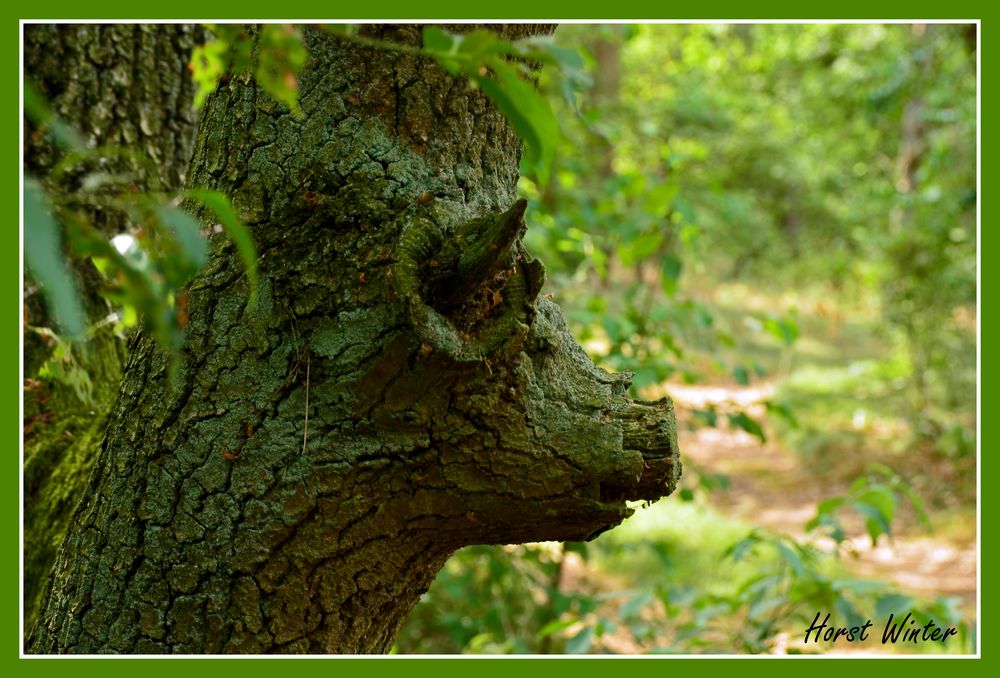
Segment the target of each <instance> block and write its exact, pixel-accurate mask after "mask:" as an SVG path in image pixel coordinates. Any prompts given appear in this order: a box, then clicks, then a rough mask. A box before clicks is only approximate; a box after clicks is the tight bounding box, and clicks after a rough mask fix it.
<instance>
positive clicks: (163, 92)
mask: <svg viewBox="0 0 1000 678" xmlns="http://www.w3.org/2000/svg"><path fill="white" fill-rule="evenodd" d="M201 33H202V31H201V29H200V28H199V27H198V26H190V25H189V26H171V25H152V26H140V25H128V26H124V25H101V26H98V25H72V24H62V25H58V26H53V25H41V24H29V25H26V26H25V27H24V66H25V73H26V75H27V77H29V78H30V79H31V81H32V83H33V84H34V86H35V87H36V89H37V90H38V91H39V93H40V94H41V95H42V97H43V98H44V99H45V100H46V101H47V102H48V103H49V105H50V106H51V107H52V109H53V110H54V111H55V112H56V113H57V114H58V115H59V116H60V118H62V120H63V121H64V122H66V123H67V124H69V125H70V126H72V127H73V129H75V130H76V131H77V132H78V133H79V134H80V136H81V137H82V139H83V140H84V141H85V142H86V143H87V145H88V146H89V147H91V148H96V147H99V146H117V147H123V148H129V149H131V150H133V151H135V152H137V153H139V154H142V155H143V156H144V157H146V158H148V159H149V164H147V165H142V166H139V165H138V164H137V163H132V162H122V161H121V160H119V161H115V160H112V161H111V164H105V165H104V166H103V167H102V169H104V170H105V171H114V172H122V173H123V174H125V175H127V176H128V177H129V181H130V183H131V185H132V186H134V187H135V188H136V190H140V191H141V190H149V189H151V188H153V185H156V184H158V185H160V186H162V187H163V188H165V189H166V190H176V189H179V188H180V187H181V185H182V182H183V175H184V171H185V169H186V166H187V163H188V161H189V160H190V158H191V148H192V146H193V142H194V132H195V113H194V110H193V106H192V101H193V90H194V87H193V84H192V81H191V76H190V72H189V71H188V69H187V62H188V60H189V59H190V56H191V49H192V47H193V45H194V40H195V39H196V38H197V37H198V36H200V35H201ZM64 157H65V154H64V152H63V151H62V149H60V148H59V147H57V146H56V145H55V144H53V143H52V141H51V139H50V137H49V135H48V134H46V133H45V131H44V130H40V129H39V128H38V126H37V125H36V124H35V123H34V122H33V121H32V120H30V119H28V120H26V121H25V149H24V167H25V172H26V173H28V174H29V175H31V176H33V177H35V178H36V179H39V180H41V181H42V182H43V183H44V184H45V185H46V187H47V188H48V189H49V190H51V191H54V192H66V191H73V190H75V189H76V188H78V184H79V181H80V178H81V176H83V174H85V173H86V172H88V171H91V170H93V169H94V164H93V163H87V162H83V163H80V164H79V165H77V167H76V170H75V171H69V172H64V173H61V176H60V177H59V178H58V179H57V178H55V177H53V176H52V170H53V169H54V168H55V167H56V165H57V164H58V163H59V162H60V161H62V160H63V159H64ZM150 166H151V167H152V168H155V171H156V173H157V176H156V177H153V178H152V179H153V180H155V181H151V178H150V177H147V176H146V175H145V172H146V170H147V169H149V167H150ZM87 217H88V219H89V220H90V221H91V222H92V223H94V224H95V225H97V226H98V227H99V228H101V229H102V230H104V231H105V232H106V233H109V234H110V235H114V234H116V233H119V232H122V231H125V230H127V228H128V227H129V225H128V224H125V223H123V220H122V218H121V216H120V214H119V213H118V212H115V211H112V210H102V209H99V208H95V209H91V210H88V214H87ZM74 268H75V273H76V277H77V281H78V283H79V288H80V289H81V291H82V297H83V300H84V303H85V306H86V308H87V316H88V319H89V321H90V323H91V325H92V326H93V327H94V328H95V329H94V330H93V331H92V333H91V335H90V337H89V339H88V341H87V342H86V343H85V344H82V345H81V344H77V345H76V346H75V347H74V358H75V359H76V360H77V361H78V362H79V363H80V365H81V367H82V368H83V369H85V370H86V372H87V374H88V375H89V377H90V383H91V385H92V390H91V392H90V394H89V398H87V399H84V400H81V399H80V398H79V396H78V394H77V393H76V392H75V391H74V389H73V388H72V387H71V386H69V385H67V384H65V383H62V382H60V381H58V380H55V379H49V378H45V377H41V376H40V375H39V374H38V372H39V368H40V367H41V366H42V365H43V364H44V363H45V361H46V360H47V359H48V358H49V356H50V354H51V352H52V346H51V344H49V343H46V342H45V341H44V340H43V339H42V337H41V335H39V334H37V333H36V332H34V331H32V330H30V329H29V328H28V324H29V323H30V325H32V326H34V327H51V326H52V325H53V323H52V321H51V319H50V318H49V316H48V311H47V309H46V307H45V304H44V303H43V299H42V294H40V293H38V292H37V291H36V290H35V285H34V284H33V283H32V282H31V281H30V280H27V281H26V285H25V287H26V289H27V290H29V292H32V293H30V294H27V295H26V298H25V308H26V311H25V328H24V346H25V351H24V352H25V355H24V375H25V378H26V380H27V381H26V387H25V399H24V403H25V431H24V445H25V466H24V534H25V540H24V562H25V568H24V570H25V576H24V602H25V628H30V625H31V622H32V620H33V619H34V616H35V610H36V608H37V605H38V602H39V601H38V599H39V597H40V596H41V593H42V590H43V584H44V581H45V577H46V576H47V575H48V572H49V570H50V569H51V567H52V562H53V561H54V559H55V554H56V549H57V548H58V546H59V542H60V541H61V540H62V536H63V534H64V533H65V531H66V525H67V524H68V522H69V518H70V515H71V513H72V511H73V508H74V507H75V505H76V503H77V501H78V500H79V498H80V497H81V496H83V490H84V488H85V484H86V480H87V475H88V474H89V472H90V469H91V467H92V466H93V462H94V459H96V457H97V450H98V449H99V447H100V443H101V438H102V436H103V435H104V431H105V428H106V426H107V415H108V412H109V411H110V409H111V407H112V406H113V405H114V401H115V396H116V395H117V393H118V386H119V383H120V380H121V368H122V364H123V362H124V359H125V342H124V340H123V339H121V338H120V337H118V336H117V335H116V334H115V333H114V331H113V328H112V327H111V326H110V325H109V324H107V323H103V322H102V321H103V319H104V318H105V317H106V316H107V315H108V314H109V313H110V311H111V309H110V308H109V307H108V305H107V303H106V302H105V301H104V299H103V298H102V297H101V296H100V295H99V294H98V287H99V286H100V280H99V277H98V276H97V274H96V271H95V270H94V268H93V266H92V265H90V264H89V262H83V261H77V262H74Z"/></svg>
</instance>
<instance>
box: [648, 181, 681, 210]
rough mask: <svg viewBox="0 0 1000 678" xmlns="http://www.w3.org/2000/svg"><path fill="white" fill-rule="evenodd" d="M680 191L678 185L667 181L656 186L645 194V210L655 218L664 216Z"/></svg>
mask: <svg viewBox="0 0 1000 678" xmlns="http://www.w3.org/2000/svg"><path fill="white" fill-rule="evenodd" d="M678 191H680V184H678V183H677V182H676V181H668V182H666V183H663V184H660V185H659V186H656V187H655V188H653V189H652V190H650V191H649V192H647V193H646V209H647V210H648V211H649V212H650V213H652V214H655V215H657V216H662V215H665V214H666V213H667V212H668V211H669V210H670V208H671V206H672V205H673V204H674V198H676V197H677V193H678Z"/></svg>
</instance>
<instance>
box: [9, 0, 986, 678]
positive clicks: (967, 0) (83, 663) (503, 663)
mask: <svg viewBox="0 0 1000 678" xmlns="http://www.w3.org/2000/svg"><path fill="white" fill-rule="evenodd" d="M8 7H10V9H5V10H4V13H5V14H7V13H8V12H9V13H10V15H9V16H5V19H8V21H5V22H4V23H5V25H6V26H7V27H8V30H11V31H12V29H13V28H14V27H17V28H18V35H19V33H20V27H19V25H18V21H19V20H20V19H29V18H30V19H53V18H79V19H121V18H129V19H132V18H137V19H138V18H143V19H170V18H174V19H219V18H234V19H235V18H242V17H246V16H253V17H254V18H273V19H290V20H299V19H302V20H305V19H318V18H334V17H337V18H343V19H347V20H350V19H373V18H399V19H476V18H479V19H482V18H488V17H494V18H498V19H512V20H515V19H526V18H533V19H544V18H552V17H558V18H560V19H594V20H600V19H610V18H621V19H660V18H662V19H694V20H697V19H709V20H711V19H762V20H767V19H783V18H796V19H844V20H850V19H931V18H937V19H979V20H980V21H981V24H980V34H979V35H980V44H979V55H980V68H981V72H986V73H994V74H995V73H996V68H995V65H996V52H995V51H994V50H993V49H992V48H987V49H986V50H985V51H984V50H983V49H982V43H983V35H984V32H985V34H986V35H992V33H991V30H992V27H993V25H994V24H993V20H992V18H990V17H989V15H988V14H987V13H986V12H987V10H986V9H985V7H986V3H983V2H981V1H980V2H973V1H971V0H951V1H950V2H947V3H933V4H932V3H926V2H925V3H917V2H910V3H906V4H903V3H895V4H889V3H872V2H860V1H858V0H842V1H841V2H839V3H837V4H836V5H819V4H815V5H810V6H803V5H799V4H798V3H796V4H792V3H791V2H784V3H780V4H779V3H769V4H768V5H767V6H758V5H750V4H749V3H741V2H735V1H733V0H728V1H726V2H718V1H716V2H711V3H703V2H699V3H684V4H679V3H678V4H673V3H671V4H667V3H663V2H652V1H651V0H618V2H615V3H613V4H609V3H601V4H596V3H595V4H589V3H587V4H585V3H581V2H580V1H579V0H558V1H552V0H550V1H549V2H547V3H545V4H544V5H542V4H540V3H539V2H538V0H505V1H503V2H493V3H491V4H489V5H486V4H483V5H473V4H470V3H467V2H458V1H456V0H447V1H444V2H442V1H440V0H435V2H434V3H433V5H432V6H424V5H423V4H416V3H413V2H402V1H401V0H380V1H379V2H378V3H377V4H372V5H363V4H358V5H353V4H352V5H351V6H347V7H345V6H343V4H342V3H337V4H336V5H334V4H333V3H330V4H325V3H324V4H320V3H309V4H305V3H303V4H302V6H297V7H290V6H288V5H285V4H276V3H273V2H260V1H259V0H249V1H248V0H244V2H242V3H240V5H239V6H238V11H234V10H233V9H228V8H226V7H222V6H218V5H216V4H214V3H206V2H204V0H202V1H201V2H192V1H191V0H174V1H173V2H171V3H169V4H164V5H163V6H161V7H158V8H153V7H150V6H138V5H136V4H135V3H134V2H128V3H126V2H122V1H121V0H118V1H117V2H100V3H85V4H84V3H80V2H66V0H49V1H48V2H46V3H44V4H41V3H39V4H37V5H34V6H29V5H14V6H8ZM998 23H1000V21H998ZM984 29H985V31H984ZM7 35H8V36H9V37H13V38H14V39H13V40H12V42H11V43H9V46H8V47H7V48H6V52H7V53H8V54H11V56H12V59H14V60H15V62H16V63H18V64H20V53H19V40H18V38H17V37H14V35H13V31H12V32H11V33H8V34H7ZM18 75H19V73H15V72H14V71H13V69H11V70H9V71H8V75H7V78H6V83H7V87H8V89H7V90H6V92H7V93H8V97H9V98H10V99H13V100H15V101H18V102H19V100H18ZM986 83H987V79H986V78H984V77H982V75H980V97H981V106H982V108H981V115H980V121H983V120H987V119H992V115H995V114H996V113H995V111H996V109H997V105H996V91H995V89H993V88H991V87H989V86H984V85H986ZM991 84H992V83H991ZM14 109H15V106H11V108H10V109H8V110H9V111H11V112H10V113H8V114H9V115H11V116H12V118H13V116H14V115H15V114H16V115H17V123H16V124H18V125H19V124H20V116H21V113H20V105H19V103H18V106H17V107H16V111H15V110H14ZM15 129H17V128H16V127H15ZM980 135H981V145H980V152H981V158H982V166H981V175H980V184H981V187H990V186H992V185H993V184H992V183H990V182H991V180H995V179H996V176H997V173H996V171H995V168H996V164H997V161H996V157H997V155H996V154H995V153H991V152H990V151H995V150H997V149H996V143H995V140H994V139H995V137H994V136H993V134H992V133H991V132H990V131H989V130H988V129H987V130H986V132H985V133H984V131H983V130H980ZM12 138H13V141H8V142H6V145H7V148H9V149H10V148H11V146H15V145H18V144H19V142H18V137H17V136H13V137H12ZM12 150H13V149H12ZM9 152H11V155H10V156H8V158H9V159H8V161H7V163H6V164H5V165H4V166H3V167H4V179H5V181H4V184H3V186H4V193H5V194H6V195H7V196H8V198H7V199H8V204H9V205H13V206H17V205H18V204H19V197H20V196H19V193H20V192H19V190H18V176H19V174H18V172H19V169H20V147H19V145H18V148H17V156H18V165H17V167H16V168H15V165H14V162H13V157H12V156H13V152H12V151H9ZM987 190H988V188H987ZM980 195H982V191H980ZM12 209H13V208H12ZM980 210H981V213H980V223H981V224H983V226H981V238H980V241H979V246H980V261H981V266H980V271H981V278H980V288H979V294H980V319H979V322H980V323H981V325H980V345H982V342H983V338H984V337H988V336H994V334H993V331H992V328H991V327H989V326H988V325H986V324H985V323H984V322H983V321H984V319H983V311H984V310H985V308H986V306H987V298H986V295H985V294H984V290H985V289H987V288H988V287H989V286H990V285H991V284H992V283H993V281H994V279H995V276H996V272H995V270H993V269H991V267H988V266H985V265H983V263H984V262H987V261H989V258H988V257H989V254H992V253H994V252H995V250H996V247H995V244H994V242H995V236H994V234H993V233H992V232H991V231H990V230H989V229H988V228H986V226H985V225H986V224H989V223H991V221H990V219H989V218H990V217H991V216H993V215H994V214H995V213H996V209H995V208H994V206H993V204H992V203H988V204H987V205H985V206H982V204H981V206H980ZM11 213H12V212H11V211H8V215H10V214H11ZM16 218H17V216H16V215H15V219H16ZM14 223H17V222H16V221H15V222H14ZM18 230H19V229H18V228H16V227H8V228H6V229H4V233H3V236H2V237H3V245H4V250H5V252H6V254H4V255H3V258H4V259H6V260H7V262H8V265H10V266H11V268H10V269H8V273H6V274H5V277H6V279H7V280H8V281H9V282H8V283H7V290H8V291H7V292H5V293H4V294H3V295H2V296H0V312H2V314H3V317H7V318H9V319H10V321H11V322H12V321H13V319H14V317H15V311H17V312H18V315H20V298H19V297H15V290H17V289H18V285H19V281H18V280H15V276H16V275H17V273H18V264H19V261H18V259H17V258H16V257H18V252H19V250H18V242H19V241H18ZM982 236H985V237H982ZM984 325H985V326H984ZM8 332H9V334H4V335H2V343H3V347H4V353H5V354H7V355H14V354H17V353H18V342H19V338H20V326H19V325H18V333H17V336H15V334H14V332H13V326H11V329H9V330H8ZM980 355H981V365H980V376H979V379H980V384H986V385H989V384H991V383H992V379H984V378H983V377H984V375H989V374H993V373H995V372H996V368H995V364H994V361H993V360H992V359H991V358H990V357H989V356H982V353H981V354H980ZM19 362H20V361H18V363H15V362H14V361H13V360H11V361H10V362H8V363H5V364H6V365H7V367H6V368H5V370H8V371H9V378H5V379H4V383H6V384H7V386H6V387H5V389H4V390H3V391H2V392H0V398H2V403H3V404H4V406H5V407H4V410H5V411H7V412H8V413H9V414H8V415H6V416H7V420H8V421H10V422H11V432H12V434H13V429H14V424H15V420H16V425H17V432H18V440H20V432H21V429H20V414H19V406H18V403H19V396H20V387H21V384H20V381H18V384H17V387H18V391H16V392H15V391H14V380H15V377H17V376H18V375H19V367H18V365H19ZM5 374H7V372H5ZM981 388H982V387H981ZM994 391H995V389H992V390H991V389H987V388H982V390H981V398H982V401H981V404H980V407H981V409H980V414H982V412H985V411H986V408H985V407H983V406H982V402H983V401H991V402H996V398H993V397H989V396H990V394H991V393H992V392H994ZM985 433H987V431H986V430H984V427H983V426H982V418H981V417H980V474H981V476H980V477H981V484H980V487H984V486H986V482H983V481H988V479H989V478H990V477H994V476H995V474H994V473H993V470H992V469H993V466H992V464H991V463H990V462H989V461H988V460H989V459H990V457H989V455H988V454H986V452H985V450H986V449H987V447H986V444H987V441H988V440H992V439H993V438H995V436H994V435H993V434H992V432H991V433H990V436H989V437H987V436H986V435H985ZM11 440H13V435H11ZM17 449H18V448H16V447H15V448H13V451H12V453H11V457H12V458H13V459H14V460H17V466H16V467H15V461H11V462H10V466H9V468H10V475H9V476H8V477H7V479H6V481H5V484H6V486H7V487H8V490H7V492H8V502H9V503H8V504H7V506H8V509H7V516H9V518H8V519H7V520H5V521H4V522H3V526H2V529H3V535H4V543H7V544H9V545H10V546H9V547H8V549H7V550H6V553H7V556H6V557H5V558H4V559H3V561H2V565H0V567H2V572H3V573H4V581H8V582H13V585H12V586H11V588H10V589H8V591H7V593H6V595H5V596H4V599H6V600H7V601H8V604H7V605H6V606H5V609H6V610H7V611H6V612H5V613H4V614H3V615H2V618H0V639H2V641H0V642H2V646H3V647H4V648H5V651H4V652H3V653H2V654H0V657H2V658H3V665H5V666H6V667H7V670H14V671H16V672H17V673H18V675H20V674H21V673H27V674H30V675H61V674H63V673H64V672H70V673H72V674H76V673H83V674H94V675H100V676H105V677H107V676H118V675H122V676H125V675H133V674H136V673H143V674H145V673H153V674H161V673H162V674H169V675H173V674H176V673H180V672H185V673H186V672H190V671H194V672H197V673H208V672H210V671H226V672H232V673H234V674H237V675H246V674H252V675H253V674H255V675H271V674H272V673H273V672H274V671H275V669H280V670H291V671H294V672H296V673H299V672H308V673H311V674H314V675H327V676H329V675H331V674H334V675H336V674H340V673H342V672H346V673H349V674H351V673H362V672H363V673H365V674H369V673H375V674H389V675H397V674H399V673H409V672H415V673H418V674H423V673H427V674H433V675H434V676H438V677H441V676H464V675H465V674H466V673H467V672H469V671H475V672H477V673H485V674H487V675H500V674H507V673H509V672H511V671H517V672H519V673H520V672H530V673H532V674H535V675H545V674H549V673H552V672H555V671H568V672H572V673H574V674H575V675H577V676H584V675H590V676H603V677H606V675H607V673H609V672H614V671H622V670H625V671H637V672H642V673H648V672H650V671H653V672H656V673H660V672H662V673H663V674H667V673H668V672H673V671H678V670H679V671H684V670H688V671H691V670H694V671H698V672H702V671H706V670H708V671H711V672H715V671H720V672H726V673H729V672H739V673H741V674H742V673H746V672H748V670H749V672H751V673H758V672H760V673H766V674H767V675H775V674H782V675H789V674H795V675H799V674H803V673H807V674H809V675H810V676H812V675H831V676H832V675H838V674H841V673H846V672H852V673H853V672H858V671H864V672H865V673H878V674H881V673H889V672H896V671H901V672H906V673H912V672H914V671H919V672H923V671H927V672H928V673H932V674H940V673H943V672H948V673H949V674H953V673H956V672H958V673H961V674H983V672H984V671H986V670H988V666H989V665H996V664H998V662H997V661H995V654H994V652H993V647H992V644H991V643H989V642H983V641H986V639H987V638H988V637H989V636H988V635H987V634H988V633H989V632H990V631H991V630H992V626H991V625H990V623H989V622H988V621H987V623H986V624H985V625H984V624H983V619H982V617H983V616H984V614H983V612H984V611H985V610H987V609H991V608H992V603H993V602H994V601H995V594H994V589H993V588H992V587H991V586H989V585H985V586H984V585H983V584H984V583H985V580H986V577H985V576H981V581H980V601H981V603H980V605H981V606H980V615H979V619H978V624H979V626H980V631H981V635H980V639H981V641H980V643H981V644H980V646H979V647H978V651H979V653H980V656H981V658H980V659H978V660H977V659H968V658H964V659H963V658H956V659H953V660H949V659H943V660H937V661H947V662H949V663H948V664H941V663H937V661H929V662H922V663H919V664H917V663H914V662H915V661H916V660H914V659H891V658H890V659H840V658H824V657H819V658H812V659H808V658H802V659H785V660H776V661H768V660H767V659H765V658H750V657H734V658H726V659H721V658H720V659H706V660H695V659H683V658H669V657H641V658H629V659H624V658H622V659H614V658H605V657H593V658H580V659H575V658H574V659H520V658H511V659H492V660H491V659H473V658H461V659H434V658H429V659H424V658H382V659H379V658H376V659H359V658H337V659H296V660H291V659H286V660H283V661H284V662H286V663H283V664H282V665H281V666H280V667H279V666H277V665H275V664H272V663H270V662H271V660H270V659H263V658H262V659H233V660H225V661H226V663H225V664H218V665H216V664H213V663H212V662H213V661H215V660H211V659H176V660H166V659H116V660H109V661H102V660H94V659H89V660H88V659H72V658H69V659H19V658H18V656H19V655H18V652H19V650H20V646H21V638H20V633H19V599H20V594H19V585H18V582H19V565H18V554H19V529H18V528H19V521H18V516H19V508H20V507H19V503H20V502H19V492H18V482H19V478H20V473H21V469H20V463H19V455H18V454H16V451H17ZM984 462H985V463H984ZM987 473H989V475H987ZM995 507H996V498H995V497H992V496H991V495H989V494H988V493H987V494H986V496H984V497H981V504H980V525H989V524H990V522H989V521H987V520H985V519H984V516H986V515H995V510H994V509H995ZM989 545H991V544H988V540H987V539H986V538H985V535H981V541H980V551H981V561H980V564H981V568H982V572H990V571H991V569H990V565H992V564H993V563H994V562H995V559H994V557H993V554H992V553H991V552H990V550H989V549H988V548H987V547H988V546H989ZM983 629H985V632H983ZM984 645H985V647H983V646H984ZM279 661H281V660H279ZM470 661H473V662H476V663H475V665H474V666H473V665H470V664H469V663H468V662H470ZM620 661H641V662H644V663H643V664H641V665H639V664H635V665H633V664H625V665H622V664H615V665H611V664H610V663H609V662H620ZM651 661H655V662H660V661H669V662H677V661H680V662H685V664H684V665H683V666H678V665H676V664H673V663H671V664H657V665H655V666H653V665H650V664H649V663H646V662H651ZM695 661H697V662H707V663H698V664H692V663H691V662H695ZM886 661H888V662H892V663H891V664H884V663H882V662H886ZM234 662H235V663H234ZM287 662H293V663H287ZM329 662H333V663H329ZM510 662H514V663H510ZM552 662H555V663H552ZM731 662H740V663H739V664H738V665H736V664H733V663H731ZM759 662H765V663H759ZM802 662H807V663H802ZM844 662H847V663H844ZM898 662H906V665H905V666H900V665H899V664H898ZM950 662H959V663H957V664H956V663H950ZM991 675H993V674H992V672H991ZM949 678H950V677H949Z"/></svg>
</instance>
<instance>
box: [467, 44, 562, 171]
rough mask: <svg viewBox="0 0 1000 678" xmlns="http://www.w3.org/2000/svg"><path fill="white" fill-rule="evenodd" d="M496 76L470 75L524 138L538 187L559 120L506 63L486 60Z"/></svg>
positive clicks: (550, 157)
mask: <svg viewBox="0 0 1000 678" xmlns="http://www.w3.org/2000/svg"><path fill="white" fill-rule="evenodd" d="M488 66H489V68H490V70H492V71H493V74H494V76H495V78H489V77H486V76H482V75H479V74H478V73H475V74H471V76H472V78H473V79H474V81H475V82H476V83H477V84H478V85H479V86H480V87H481V88H482V89H483V91H484V92H486V94H487V95H488V96H489V97H490V99H492V100H493V102H494V103H495V104H496V105H497V107H498V108H499V109H500V111H501V112H502V113H503V114H504V115H505V116H507V119H508V120H509V121H510V123H511V125H512V126H513V127H514V130H515V131H516V132H517V133H518V135H519V136H520V137H521V138H522V139H523V140H524V144H525V154H524V161H525V163H526V165H527V167H528V169H529V171H533V172H534V173H535V174H536V176H537V178H538V184H539V185H540V186H545V185H546V184H547V183H548V180H549V172H550V168H551V166H552V160H553V158H554V157H555V147H556V143H557V142H558V140H559V136H560V133H559V123H558V121H557V120H556V117H555V115H554V114H553V113H552V107H551V106H549V102H548V100H547V99H546V98H545V97H543V96H542V95H541V94H539V93H538V91H537V90H536V89H535V88H534V87H533V86H532V85H531V84H529V83H527V82H525V81H524V80H522V79H521V77H520V76H519V75H518V74H517V71H516V70H514V68H512V67H511V66H509V65H508V64H507V63H505V62H503V61H501V60H500V59H497V58H494V59H491V60H490V62H489V63H488Z"/></svg>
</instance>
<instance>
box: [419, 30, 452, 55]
mask: <svg viewBox="0 0 1000 678" xmlns="http://www.w3.org/2000/svg"><path fill="white" fill-rule="evenodd" d="M457 37H458V36H455V35H452V34H451V33H448V32H447V31H444V30H442V29H440V28H438V27H437V26H425V27H424V33H423V38H424V49H426V50H428V51H430V52H437V53H439V54H453V53H454V52H455V47H456V45H457V43H458V40H457ZM435 56H436V55H435Z"/></svg>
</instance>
